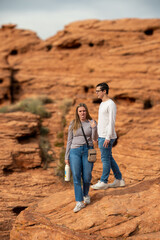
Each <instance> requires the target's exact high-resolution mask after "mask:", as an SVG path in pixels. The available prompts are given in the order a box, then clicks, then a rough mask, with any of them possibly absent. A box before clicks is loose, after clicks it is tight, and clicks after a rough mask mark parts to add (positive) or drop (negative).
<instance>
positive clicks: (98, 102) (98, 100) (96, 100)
mask: <svg viewBox="0 0 160 240" xmlns="http://www.w3.org/2000/svg"><path fill="white" fill-rule="evenodd" d="M101 102H102V100H101V99H99V98H95V99H93V101H92V103H94V104H100V103H101Z"/></svg>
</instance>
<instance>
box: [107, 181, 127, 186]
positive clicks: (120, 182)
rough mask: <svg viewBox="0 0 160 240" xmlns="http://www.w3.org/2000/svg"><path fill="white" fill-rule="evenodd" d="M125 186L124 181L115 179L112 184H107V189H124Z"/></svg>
mask: <svg viewBox="0 0 160 240" xmlns="http://www.w3.org/2000/svg"><path fill="white" fill-rule="evenodd" d="M125 185H126V184H125V181H124V179H121V180H119V179H115V180H114V182H113V183H109V184H108V187H109V188H116V187H124V186H125Z"/></svg>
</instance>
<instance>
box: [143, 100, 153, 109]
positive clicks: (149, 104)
mask: <svg viewBox="0 0 160 240" xmlns="http://www.w3.org/2000/svg"><path fill="white" fill-rule="evenodd" d="M152 107H153V104H152V101H151V100H150V99H146V100H144V103H143V109H149V108H152Z"/></svg>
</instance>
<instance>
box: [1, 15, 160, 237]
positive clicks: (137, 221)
mask: <svg viewBox="0 0 160 240" xmlns="http://www.w3.org/2000/svg"><path fill="white" fill-rule="evenodd" d="M0 41H1V45H0V86H1V88H0V105H1V106H5V105H6V104H9V103H14V102H17V101H19V100H22V99H25V98H28V97H39V96H42V95H43V96H48V97H49V98H51V99H52V100H53V103H52V104H48V105H46V108H47V110H48V111H50V112H51V113H52V116H51V118H49V119H45V120H43V125H44V126H46V127H48V128H49V130H50V132H49V135H48V137H49V140H50V143H51V146H52V150H53V151H54V152H55V162H54V163H53V165H52V166H51V167H50V168H49V169H48V170H46V171H44V170H42V169H41V168H38V169H36V168H35V167H36V166H39V164H40V158H39V154H38V152H39V148H38V142H37V135H36V134H35V135H34V137H33V138H32V139H29V141H28V142H23V144H22V142H18V140H17V137H18V136H19V138H18V139H19V140H23V137H21V136H23V134H24V133H26V132H25V131H27V130H28V132H29V134H30V133H31V132H32V130H33V129H37V126H38V125H37V124H38V121H39V120H38V118H37V117H35V116H33V115H32V114H29V113H27V114H26V113H25V114H26V115H25V114H19V113H9V114H0V120H1V123H2V126H1V127H0V132H1V143H0V152H1V153H2V154H1V156H0V169H1V176H0V181H1V183H2V184H1V186H0V187H1V189H0V190H1V194H2V195H1V200H2V201H1V206H0V208H1V209H2V211H1V218H0V220H1V225H0V226H1V228H0V230H1V233H2V235H1V236H2V239H3V240H8V239H9V231H10V230H11V228H12V226H13V229H12V231H11V235H10V239H11V240H31V239H42V240H43V239H57V240H58V239H64V240H65V239H90V240H93V239H99V240H100V239H137V240H139V239H157V240H158V239H159V238H160V237H159V236H160V209H159V205H160V200H159V195H160V164H159V156H160V140H159V133H160V94H159V93H160V84H159V83H160V77H159V76H160V68H159V56H160V20H159V19H150V20H140V19H121V20H115V21H99V20H87V21H80V22H74V23H72V24H70V25H68V26H66V27H65V29H64V30H63V31H60V32H58V33H57V34H56V35H55V36H53V37H51V38H49V39H47V40H46V41H42V40H40V39H39V38H38V37H37V36H36V34H35V33H33V32H31V31H25V30H18V29H16V28H15V27H14V25H9V26H3V27H2V28H1V29H0ZM102 81H106V82H108V83H109V86H110V97H111V98H112V99H113V100H114V101H115V102H116V104H117V120H116V130H117V134H118V140H117V144H116V146H115V147H114V148H113V155H114V157H115V159H116V160H117V162H118V164H119V166H120V169H121V171H122V174H123V177H124V179H125V181H126V187H125V188H122V189H120V188H118V189H107V190H105V191H104V190H101V191H94V190H91V191H90V195H91V199H92V203H91V205H89V206H87V207H86V208H85V209H83V210H82V211H80V212H79V213H77V214H74V213H73V208H74V205H75V201H74V192H73V185H72V184H70V183H68V184H66V183H63V181H62V180H60V179H59V178H58V177H57V176H56V175H55V168H56V166H57V164H58V161H59V158H60V156H59V154H60V153H61V151H62V149H63V147H62V146H61V145H60V144H61V142H60V139H58V137H57V135H58V134H59V133H61V132H63V133H64V139H63V140H64V142H65V144H66V138H67V129H68V125H69V122H70V121H71V119H72V118H73V117H74V112H75V107H76V105H77V104H78V103H79V102H85V103H86V104H87V106H88V107H89V111H90V113H91V115H92V117H93V118H94V119H95V120H97V112H98V107H99V103H98V101H97V98H96V94H95V86H96V84H98V83H99V82H102ZM70 100H72V106H71V110H70V111H69V113H67V114H66V112H65V111H64V109H63V108H62V105H63V107H64V105H65V102H67V101H70ZM29 119H30V120H29ZM14 121H15V123H14ZM65 121H66V126H65V127H64V123H65ZM14 127H15V128H14ZM36 131H38V130H36ZM17 134H20V135H17ZM30 140H31V141H30ZM6 142H7V145H8V150H7V149H6ZM57 142H58V144H59V146H58V144H57ZM21 145H23V146H21ZM19 146H21V147H22V154H21V151H20V148H19ZM28 149H30V150H31V149H32V150H33V156H32V157H30V156H31V155H30V154H31V152H32V151H31V152H30V150H28ZM15 151H16V156H18V157H17V158H16V161H17V162H18V164H19V165H18V168H17V167H14V164H13V159H12V158H11V156H12V153H15ZM97 151H98V161H97V162H96V164H95V166H94V170H93V179H92V184H93V183H95V182H96V181H97V180H98V179H99V178H100V176H101V172H102V164H101V162H100V152H99V150H98V149H97ZM26 153H27V154H26ZM3 154H4V156H3ZM24 154H26V155H25V157H24ZM7 156H8V157H7ZM30 160H32V161H30ZM6 166H11V170H12V171H11V172H8V173H7V174H6V172H5V171H4V169H5V168H6ZM24 166H25V169H26V168H30V167H31V168H35V169H29V170H25V171H24V172H23V171H22V168H23V167H24ZM7 169H9V168H7ZM113 180H114V177H113V174H112V173H111V175H110V178H109V182H111V181H113ZM26 207H28V208H26ZM25 208H26V209H25ZM23 209H25V210H24V211H21V210H23ZM20 212H21V213H20ZM19 213H20V214H19ZM18 214H19V215H18ZM16 215H18V216H17V218H16ZM15 218H16V221H15ZM14 221H15V222H14Z"/></svg>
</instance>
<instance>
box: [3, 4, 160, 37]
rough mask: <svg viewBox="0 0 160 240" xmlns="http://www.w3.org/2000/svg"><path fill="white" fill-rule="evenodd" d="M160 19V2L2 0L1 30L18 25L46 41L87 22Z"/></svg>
mask: <svg viewBox="0 0 160 240" xmlns="http://www.w3.org/2000/svg"><path fill="white" fill-rule="evenodd" d="M120 18H160V0H0V26H1V25H2V24H7V23H15V24H17V27H18V28H21V29H29V30H32V31H34V32H36V33H37V35H38V36H39V37H40V38H42V39H46V38H49V37H51V36H53V35H55V34H56V32H57V31H60V30H62V29H63V28H64V26H65V25H67V24H69V23H71V22H74V21H77V20H86V19H99V20H104V19H109V20H110V19H120Z"/></svg>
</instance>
